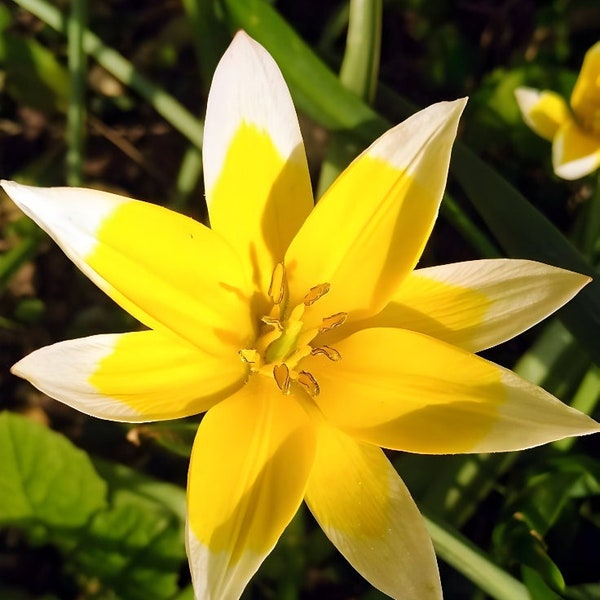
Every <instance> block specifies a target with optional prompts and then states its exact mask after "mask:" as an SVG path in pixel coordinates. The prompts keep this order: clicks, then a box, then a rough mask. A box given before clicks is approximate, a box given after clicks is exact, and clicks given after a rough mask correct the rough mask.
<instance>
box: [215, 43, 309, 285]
mask: <svg viewBox="0 0 600 600" xmlns="http://www.w3.org/2000/svg"><path fill="white" fill-rule="evenodd" d="M203 161H204V181H205V188H206V200H207V204H208V210H209V214H210V221H211V226H212V228H213V229H214V230H215V231H217V232H219V233H220V234H221V235H222V236H223V237H224V238H225V239H227V241H228V242H229V243H230V244H231V245H232V246H233V247H234V248H235V249H236V250H237V251H238V252H239V254H240V256H243V257H244V258H245V259H246V263H247V266H248V268H249V269H250V270H251V277H252V278H253V279H254V280H255V283H256V284H257V287H258V289H259V290H260V291H262V292H263V294H264V293H266V291H267V288H268V286H269V282H270V278H271V274H272V271H273V268H274V266H275V264H276V263H278V262H281V261H282V260H283V256H284V253H285V250H286V249H287V247H288V245H289V243H290V241H291V240H292V238H293V237H294V235H295V234H296V232H297V231H298V229H299V228H300V226H301V225H302V223H303V222H304V220H305V219H306V217H307V215H308V214H309V212H310V211H311V210H312V207H313V198H312V190H311V185H310V178H309V174H308V167H307V164H306V157H305V153H304V145H303V143H302V137H301V134H300V128H299V126H298V118H297V117H296V112H295V110H294V106H293V104H292V99H291V97H290V93H289V91H288V88H287V86H286V84H285V81H284V80H283V76H282V75H281V72H280V71H279V68H278V67H277V65H276V64H275V61H274V60H273V59H272V58H271V56H270V55H269V54H268V52H267V51H266V50H265V49H264V48H263V47H262V46H261V45H260V44H258V43H257V42H255V41H254V40H253V39H251V38H250V37H249V36H248V35H247V34H245V33H244V32H242V31H240V32H238V33H237V35H236V36H235V38H234V40H233V42H232V43H231V45H230V46H229V49H228V50H227V52H226V53H225V54H224V56H223V58H222V59H221V61H220V63H219V65H218V67H217V69H216V72H215V75H214V79H213V82H212V85H211V88H210V94H209V97H208V107H207V111H206V123H205V129H204V145H203Z"/></svg>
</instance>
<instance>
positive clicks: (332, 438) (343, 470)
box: [306, 424, 442, 600]
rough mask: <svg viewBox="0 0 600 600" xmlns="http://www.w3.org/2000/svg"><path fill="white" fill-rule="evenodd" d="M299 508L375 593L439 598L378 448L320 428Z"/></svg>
mask: <svg viewBox="0 0 600 600" xmlns="http://www.w3.org/2000/svg"><path fill="white" fill-rule="evenodd" d="M306 502H307V504H308V506H309V508H310V510H311V511H312V513H313V515H314V516H315V518H316V519H317V521H318V522H319V525H321V527H322V528H323V531H324V532H325V533H326V534H327V537H329V539H330V540H331V541H332V542H333V544H334V545H335V546H336V547H337V548H338V550H339V551H340V552H341V553H342V554H343V555H344V556H345V557H346V559H347V560H348V561H349V562H350V564H351V565H352V566H353V567H354V568H355V569H356V570H357V571H358V572H359V573H360V574H361V575H362V576H363V577H364V578H365V579H367V581H369V582H370V583H371V584H372V585H374V586H375V587H376V588H378V589H379V590H381V591H382V592H384V593H386V594H387V595H388V596H391V597H392V598H401V599H402V600H434V599H440V600H441V598H442V590H441V587H440V580H439V574H438V569H437V563H436V560H435V554H434V551H433V546H432V543H431V539H430V537H429V534H428V533H427V530H426V528H425V525H424V523H423V519H422V518H421V515H420V513H419V510H418V509H417V507H416V505H415V503H414V501H413V499H412V498H411V497H410V493H409V492H408V490H407V489H406V486H405V485H404V483H403V482H402V480H401V479H400V477H399V475H398V474H397V473H396V471H395V470H394V468H393V467H392V465H391V464H390V462H389V461H388V459H387V458H386V457H385V455H384V454H383V452H382V451H381V449H379V448H376V447H375V446H371V445H368V444H360V443H357V442H355V441H354V440H353V439H352V438H350V437H349V436H348V435H346V434H344V433H342V432H341V431H339V430H336V429H334V428H332V427H330V426H328V425H326V424H323V425H322V426H321V427H320V428H319V437H318V441H317V454H316V458H315V465H314V468H313V470H312V472H311V475H310V478H309V480H308V488H307V490H306Z"/></svg>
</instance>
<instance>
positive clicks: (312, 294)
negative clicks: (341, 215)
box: [239, 263, 348, 398]
mask: <svg viewBox="0 0 600 600" xmlns="http://www.w3.org/2000/svg"><path fill="white" fill-rule="evenodd" d="M330 287H331V286H330V284H329V283H320V284H318V285H315V286H314V287H311V288H310V289H309V290H308V291H307V292H306V294H305V295H304V298H303V301H302V302H301V303H300V304H297V305H295V306H289V302H288V301H289V289H288V281H287V275H286V269H285V265H284V264H283V263H277V264H276V265H275V268H274V269H273V274H272V275H271V283H270V285H269V289H268V296H269V298H270V300H271V303H272V305H271V310H270V312H269V314H267V315H263V316H262V317H261V319H260V321H261V322H260V331H259V336H258V338H257V340H256V344H255V346H254V348H248V349H243V350H240V352H239V355H240V358H241V359H242V360H243V361H244V362H245V363H247V364H248V365H249V367H250V376H253V375H255V374H260V375H263V376H267V377H270V378H272V379H273V382H274V384H275V385H276V386H277V387H278V388H279V390H280V391H281V392H282V393H283V394H289V393H291V390H292V387H293V386H299V387H300V388H301V389H303V390H304V391H305V392H306V393H308V395H309V396H310V397H311V398H316V397H317V396H318V395H319V393H320V388H319V383H318V382H317V380H316V378H315V377H314V376H313V375H312V374H311V373H309V372H308V371H306V370H303V369H302V368H301V364H300V363H301V361H302V359H303V358H306V357H307V356H309V355H312V356H323V357H325V358H326V359H329V360H331V361H333V362H337V361H339V360H341V358H342V357H341V355H340V353H339V352H338V351H337V350H335V348H331V347H329V346H325V345H323V346H314V345H312V342H313V339H314V338H315V337H316V336H317V335H318V334H320V333H324V332H325V331H329V330H330V329H334V328H335V327H339V326H340V325H343V324H344V322H345V321H346V318H347V316H348V315H347V313H345V312H338V313H335V314H333V315H329V316H327V317H324V318H323V319H322V320H321V323H320V325H319V326H317V327H312V328H307V327H306V326H305V324H304V321H303V317H304V313H305V311H306V309H307V308H308V307H311V306H313V305H314V304H316V303H318V301H319V300H320V299H321V298H322V297H323V296H325V295H326V294H327V293H328V292H329V290H330Z"/></svg>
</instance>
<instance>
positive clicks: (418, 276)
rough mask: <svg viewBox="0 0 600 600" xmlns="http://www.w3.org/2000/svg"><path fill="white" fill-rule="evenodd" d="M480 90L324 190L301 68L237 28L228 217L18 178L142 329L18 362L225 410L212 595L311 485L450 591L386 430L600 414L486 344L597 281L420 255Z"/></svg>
mask: <svg viewBox="0 0 600 600" xmlns="http://www.w3.org/2000/svg"><path fill="white" fill-rule="evenodd" d="M464 104H465V102H464V101H463V100H459V101H456V102H442V103H440V104H436V105H434V106H431V107H430V108H428V109H426V110H423V111H421V112H419V113H417V114H416V115H414V116H413V117H411V118H409V119H408V120H407V121H405V122H404V123H402V124H401V125H398V126H397V127H394V128H393V129H391V130H390V131H388V132H387V133H386V134H385V135H383V136H382V137H381V138H380V139H379V140H377V141H376V142H375V143H374V144H373V145H372V146H371V147H370V148H368V149H367V150H366V151H365V152H363V153H362V154H361V155H360V156H359V157H358V158H357V159H356V160H355V161H354V162H353V163H352V164H351V165H350V166H349V167H348V168H347V169H346V170H345V171H344V173H343V174H342V175H341V176H340V177H339V178H338V179H337V181H336V182H335V183H334V184H333V185H332V187H331V188H330V189H329V191H328V192H327V193H326V194H325V196H324V197H323V198H322V199H321V200H320V201H319V203H318V204H317V205H316V207H315V206H314V205H313V198H312V194H311V185H310V181H309V174H308V168H307V164H306V158H305V154H304V149H303V144H302V138H301V136H300V130H299V127H298V121H297V118H296V115H295V112H294V108H293V105H292V101H291V98H290V95H289V92H288V90H287V87H286V85H285V83H284V81H283V78H282V75H281V73H280V72H279V70H278V68H277V66H276V65H275V63H274V61H273V59H272V58H271V57H270V56H269V54H268V53H267V52H266V51H265V50H264V49H263V48H262V47H261V46H260V45H259V44H257V43H256V42H255V41H253V40H252V39H250V38H249V37H248V36H247V35H246V34H244V33H239V34H238V35H237V36H236V37H235V39H234V41H233V43H232V44H231V46H230V47H229V49H228V50H227V52H226V54H225V55H224V57H223V59H222V60H221V62H220V64H219V66H218V68H217V70H216V73H215V76H214V80H213V83H212V87H211V91H210V96H209V99H208V109H207V115H206V128H205V136H204V176H205V188H206V199H207V203H208V208H209V214H210V222H211V228H208V227H205V226H204V225H202V224H200V223H198V222H196V221H194V220H192V219H190V218H187V217H185V216H182V215H179V214H176V213H174V212H171V211H169V210H167V209H165V208H161V207H159V206H155V205H153V204H148V203H144V202H139V201H135V200H130V199H128V198H123V197H121V196H116V195H112V194H108V193H104V192H99V191H93V190H84V189H74V188H49V189H40V188H33V187H26V186H21V185H18V184H16V183H8V182H4V184H3V185H4V189H5V190H6V191H7V193H8V194H9V195H10V196H11V197H12V198H13V199H14V201H15V202H16V203H17V204H18V205H19V206H20V207H21V208H22V209H23V211H24V212H25V213H27V214H28V215H30V216H31V217H32V218H33V219H34V220H35V221H36V222H37V223H38V224H39V225H40V226H41V227H43V228H44V229H45V230H46V231H47V232H48V233H49V234H50V235H51V236H52V237H53V238H54V239H55V240H56V242H57V243H58V244H59V245H60V246H61V247H62V249H63V250H64V251H65V252H66V254H67V255H68V256H69V257H70V258H71V259H72V260H73V261H74V262H75V264H76V265H77V266H78V267H79V268H80V269H81V270H82V271H83V272H84V273H85V274H86V275H87V276H88V277H89V278H90V279H92V281H94V282H95V283H96V284H97V285H98V286H99V287H100V288H101V289H102V290H104V291H105V292H106V293H107V294H108V295H109V296H110V297H111V298H113V299H114V300H115V301H116V302H117V303H118V304H120V305H121V306H122V307H123V308H125V309H126V310H128V311H129V312H130V313H131V314H132V315H134V316H135V317H136V318H137V319H139V321H141V323H143V324H144V325H145V326H146V328H147V329H146V330H144V331H137V332H134V333H126V334H117V335H96V336H92V337H88V338H83V339H77V340H71V341H64V342H59V343H57V344H54V345H52V346H49V347H46V348H41V349H40V350H37V351H35V352H33V353H32V354H30V355H29V356H27V357H26V358H24V359H22V360H21V361H20V362H19V363H17V364H16V365H15V366H14V367H13V372H14V373H16V374H17V375H20V376H21V377H25V378H27V379H29V381H31V382H32V383H33V385H35V386H36V387H37V388H39V389H40V390H42V391H43V392H45V393H46V394H48V395H50V396H52V397H54V398H56V399H58V400H61V401H62V402H64V403H66V404H68V405H70V406H73V407H75V408H77V409H79V410H80V411H83V412H85V413H87V414H89V415H93V416H96V417H100V418H104V419H111V420H115V421H127V422H141V421H155V420H161V419H175V418H178V417H186V416H189V415H194V414H197V413H201V412H204V411H208V412H207V413H206V415H205V416H204V418H203V420H202V421H201V423H200V426H199V429H198V433H197V436H196V439H195V441H194V446H193V450H192V457H191V464H190V469H189V478H188V496H187V503H188V527H187V550H188V556H189V562H190V568H191V573H192V577H193V583H194V588H195V593H196V597H197V598H199V599H208V598H210V599H218V600H227V599H232V598H238V597H239V596H240V594H241V593H242V591H243V589H244V587H245V586H246V584H247V583H248V581H249V579H250V578H251V577H252V575H253V574H254V573H255V571H256V570H257V569H258V567H259V565H260V564H261V562H262V561H263V560H264V558H265V557H266V556H267V554H268V553H269V552H270V551H271V550H272V548H273V546H274V545H275V544H276V542H277V540H278V538H279V537H280V536H281V534H282V532H283V530H284V529H285V527H286V526H287V524H288V523H289V522H290V520H291V519H292V517H293V516H294V514H295V513H296V511H297V510H298V507H299V506H300V504H301V502H302V501H303V500H306V502H307V504H308V506H309V508H310V510H311V511H312V513H313V514H314V516H315V518H316V519H317V521H318V522H319V523H320V525H321V526H322V528H323V530H324V531H325V533H326V534H327V535H328V536H329V538H330V539H331V541H332V542H333V543H334V544H335V545H336V546H337V548H338V549H339V550H340V552H341V553H342V554H343V555H344V556H345V557H346V558H347V559H348V560H349V561H350V563H351V564H352V565H353V566H354V567H355V568H356V569H357V570H358V571H359V572H360V573H361V574H362V575H363V576H364V577H365V578H366V579H368V580H369V581H370V582H371V583H372V584H373V585H374V586H376V587H377V588H379V589H380V590H382V591H383V592H385V593H386V594H389V595H390V596H393V597H402V598H404V599H405V600H406V599H414V600H428V599H433V598H440V597H441V589H440V582H439V576H438V572H437V566H436V561H435V556H434V552H433V547H432V544H431V541H430V538H429V536H428V534H427V531H426V529H425V526H424V524H423V521H422V519H421V517H420V515H419V512H418V510H417V508H416V506H415V504H414V502H413V500H412V499H411V497H410V495H409V492H408V491H407V489H406V487H405V486H404V484H403V483H402V481H401V479H400V477H399V476H398V474H397V473H396V471H395V470H394V468H393V467H392V465H391V464H390V462H389V461H388V459H387V458H386V456H385V454H384V453H383V451H382V450H381V447H384V448H391V449H395V450H403V451H407V452H418V453H432V454H445V453H456V452H495V451H503V450H518V449H522V448H528V447H531V446H536V445H538V444H543V443H545V442H548V441H550V440H556V439H560V438H563V437H566V436H573V435H582V434H587V433H591V432H595V431H598V429H599V427H598V424H597V423H595V422H594V421H593V420H591V419H590V418H589V417H587V416H585V415H583V414H581V413H579V412H577V411H575V410H573V409H571V408H569V407H567V406H565V405H564V404H562V403H561V402H560V401H559V400H557V399H556V398H554V397H553V396H551V395H550V394H548V393H547V392H545V391H544V390H542V389H541V388H539V387H536V386H534V385H532V384H530V383H528V382H527V381H524V380H523V379H520V378H519V377H517V376H516V375H515V374H514V373H512V372H511V371H508V370H507V369H504V368H502V367H500V366H498V365H495V364H493V363H491V362H488V361H486V360H484V359H483V358H480V357H478V356H476V355H475V354H473V353H474V352H478V351H480V350H483V349H485V348H488V347H490V346H493V345H495V344H499V343H500V342H503V341H504V340H506V339H508V338H511V337H513V336H514V335H516V334H518V333H519V332H521V331H523V330H524V329H526V328H528V327H529V326H531V325H532V324H534V323H536V322H538V321H539V320H541V319H543V318H544V317H545V316H547V315H548V314H549V313H551V312H553V311H554V310H556V309H557V308H558V307H559V306H561V305H562V304H564V303H565V302H567V301H568V300H569V299H570V298H571V297H572V296H573V295H574V294H576V293H577V291H578V290H579V289H580V288H581V287H582V286H583V285H585V284H586V282H587V281H588V278H587V277H585V276H582V275H578V274H575V273H571V272H568V271H564V270H561V269H557V268H554V267H550V266H546V265H543V264H539V263H535V262H529V261H525V260H480V261H473V262H464V263H458V264H451V265H446V266H441V267H432V268H426V269H419V270H414V269H415V266H416V264H417V262H418V261H419V257H420V256H421V253H422V251H423V248H424V246H425V243H426V241H427V239H428V237H429V234H430V232H431V229H432V227H433V224H434V221H435V219H436V215H437V213H438V208H439V204H440V201H441V198H442V193H443V189H444V185H445V182H446V177H447V172H448V162H449V157H450V151H451V146H452V143H453V140H454V137H455V134H456V128H457V123H458V119H459V115H460V113H461V111H462V109H463V106H464Z"/></svg>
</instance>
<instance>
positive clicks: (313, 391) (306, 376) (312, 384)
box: [297, 371, 321, 398]
mask: <svg viewBox="0 0 600 600" xmlns="http://www.w3.org/2000/svg"><path fill="white" fill-rule="evenodd" d="M297 381H298V383H299V384H300V385H301V386H302V387H303V388H304V389H305V390H306V391H307V392H308V394H309V396H310V397H311V398H316V397H317V396H318V395H319V392H320V391H321V388H320V387H319V384H318V383H317V380H316V379H315V378H314V377H313V376H312V375H311V374H310V373H309V372H308V371H300V373H298V379H297Z"/></svg>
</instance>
